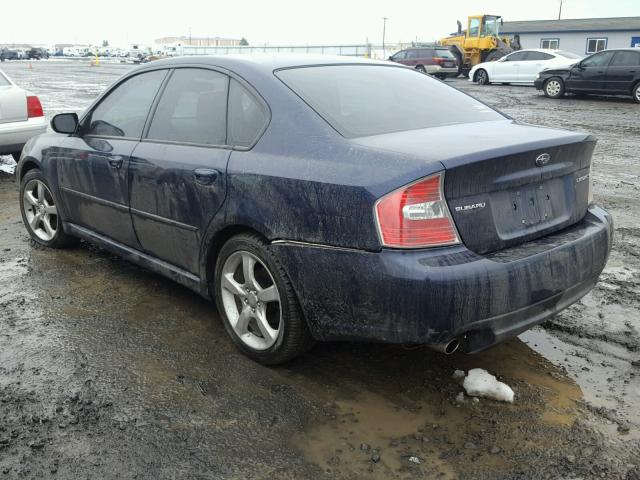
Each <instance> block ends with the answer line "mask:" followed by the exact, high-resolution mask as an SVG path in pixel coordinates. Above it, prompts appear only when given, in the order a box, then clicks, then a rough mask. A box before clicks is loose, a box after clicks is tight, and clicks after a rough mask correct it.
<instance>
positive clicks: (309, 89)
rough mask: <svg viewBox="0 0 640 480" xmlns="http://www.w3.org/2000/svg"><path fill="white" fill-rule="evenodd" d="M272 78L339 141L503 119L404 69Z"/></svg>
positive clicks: (306, 71) (330, 70)
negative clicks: (334, 132) (335, 133)
mask: <svg viewBox="0 0 640 480" xmlns="http://www.w3.org/2000/svg"><path fill="white" fill-rule="evenodd" d="M276 75H277V76H278V77H279V78H280V79H281V80H282V81H283V82H284V83H285V84H286V85H288V86H289V88H291V89H292V90H293V91H294V92H295V93H296V94H297V95H298V96H299V97H301V98H302V99H303V100H304V101H305V102H306V103H307V104H308V105H309V106H311V108H313V109H314V110H315V111H316V112H317V113H318V114H319V115H320V116H321V117H323V118H324V119H325V120H326V121H327V122H328V123H329V124H330V125H332V126H333V128H335V129H336V130H337V131H338V132H339V133H340V134H342V135H343V136H345V137H361V136H368V135H378V134H383V133H390V132H398V131H403V130H415V129H419V128H427V127H437V126H442V125H455V124H461V123H472V122H482V121H491V120H502V119H504V118H505V117H503V116H502V115H501V114H499V113H498V112H496V111H495V110H493V109H491V108H490V107H488V106H486V105H484V104H482V103H480V102H479V101H477V100H475V99H473V98H471V97H470V96H468V95H466V94H464V93H462V92H460V91H458V90H456V89H454V88H451V87H450V86H448V85H445V84H443V83H442V82H438V81H437V80H434V79H432V78H430V77H429V76H428V75H423V74H421V73H419V72H416V71H415V70H413V69H409V68H404V67H393V66H383V65H326V66H324V65H323V66H316V67H302V68H292V69H285V70H280V71H277V72H276Z"/></svg>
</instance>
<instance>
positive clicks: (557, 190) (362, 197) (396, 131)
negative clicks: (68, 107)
mask: <svg viewBox="0 0 640 480" xmlns="http://www.w3.org/2000/svg"><path fill="white" fill-rule="evenodd" d="M51 126H52V128H53V130H54V131H55V132H56V133H47V134H44V135H41V136H39V137H37V138H35V139H32V140H30V141H29V142H28V144H27V145H26V146H25V149H24V151H23V154H22V157H21V160H20V162H19V165H18V169H17V176H18V180H19V182H20V205H21V209H22V217H23V219H24V224H25V226H26V229H27V231H28V232H29V234H30V235H31V237H32V238H33V240H34V241H35V242H37V243H39V244H42V245H45V246H49V247H54V248H61V247H68V246H71V245H74V244H76V243H77V240H78V239H84V240H86V241H89V242H92V243H95V244H97V245H99V246H100V247H102V248H104V249H106V250H109V251H111V252H114V253H116V254H118V255H120V256H122V257H124V258H126V259H128V260H130V261H132V262H135V263H137V264H139V265H142V266H144V267H147V268H149V269H151V270H153V271H155V272H158V273H160V274H163V275H166V276H167V277H169V278H171V279H173V280H175V281H176V282H178V283H181V284H183V285H186V286H187V287H189V288H191V289H193V290H195V291H196V292H198V293H199V294H201V295H202V296H204V297H206V298H209V299H212V300H214V301H215V304H216V305H217V308H218V311H219V314H220V317H221V319H222V322H223V323H224V326H225V328H226V330H227V331H228V333H229V335H230V337H231V338H232V339H233V341H234V342H235V343H236V344H237V346H238V347H239V348H240V349H241V350H242V351H243V352H244V353H245V354H247V355H248V356H250V357H251V358H253V359H255V360H257V361H259V362H262V363H265V364H276V363H281V362H284V361H286V360H289V359H291V358H293V357H295V356H296V355H299V354H300V353H302V352H304V351H305V350H306V349H308V348H309V347H310V346H311V345H312V344H313V342H314V341H315V340H364V341H377V342H393V343H412V344H424V345H428V346H429V347H431V348H433V349H436V350H438V351H442V352H445V353H452V352H453V351H455V350H456V349H458V348H460V350H461V351H464V352H467V353H472V352H478V351H480V350H483V349H486V348H488V347H491V346H493V345H495V344H496V343H499V342H501V341H503V340H505V339H507V338H510V337H512V336H514V335H517V334H518V333H520V332H522V331H524V330H526V329H528V328H530V327H532V326H533V325H536V324H538V323H540V322H542V321H544V320H545V319H547V318H548V317H550V316H552V315H554V314H556V313H557V312H559V311H560V310H562V309H564V308H566V307H567V306H569V305H571V304H572V303H574V302H576V301H577V300H578V299H579V298H581V297H582V296H583V295H585V294H586V293H587V292H588V291H589V290H590V289H591V288H592V287H593V286H594V284H595V283H596V281H597V279H598V276H599V275H600V273H601V271H602V269H603V268H604V266H605V263H606V261H607V257H608V255H609V252H610V249H611V242H612V220H611V217H610V216H609V215H608V214H607V212H605V211H604V210H603V209H602V208H600V207H598V206H596V205H594V204H593V203H592V198H591V190H590V178H589V173H590V166H591V156H592V152H593V149H594V146H595V139H594V138H593V137H591V136H589V135H586V134H584V133H573V132H567V131H563V130H556V129H550V128H539V127H534V126H530V125H521V124H519V123H518V122H516V121H514V120H513V119H511V118H509V117H507V116H505V115H503V114H501V113H499V112H498V111H496V110H494V109H492V108H490V107H488V106H487V105H484V104H483V103H481V102H479V101H477V100H475V99H473V98H471V97H470V96H468V95H466V94H464V93H461V92H460V91H458V90H456V89H454V88H452V87H450V86H448V85H445V84H443V83H442V82H439V81H437V80H435V79H433V78H430V77H429V76H427V75H423V74H421V73H420V72H417V71H415V70H414V69H411V68H407V67H404V66H401V65H394V64H392V63H388V62H375V61H372V60H368V59H361V60H358V59H353V58H344V57H342V58H341V57H327V56H323V57H310V56H309V57H306V56H300V57H295V56H294V57H261V58H260V57H257V58H250V57H241V58H234V57H223V58H216V57H204V58H189V57H183V58H175V59H170V60H160V61H157V62H153V63H150V64H148V65H145V66H143V67H141V68H138V69H136V70H134V71H132V72H130V73H128V74H126V75H125V76H124V77H122V78H121V79H120V80H118V81H117V82H116V83H115V84H114V85H112V86H111V87H110V88H108V89H107V91H106V92H105V93H104V94H103V95H101V96H100V97H99V98H98V99H97V100H96V101H95V102H94V103H93V105H91V106H90V107H89V108H88V109H87V111H86V112H85V113H84V114H83V115H82V116H81V117H80V118H78V116H76V115H75V114H60V115H57V116H55V117H54V118H53V120H52V124H51Z"/></svg>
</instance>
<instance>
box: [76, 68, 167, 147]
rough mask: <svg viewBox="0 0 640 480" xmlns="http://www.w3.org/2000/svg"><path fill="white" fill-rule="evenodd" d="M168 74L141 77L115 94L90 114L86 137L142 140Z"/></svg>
mask: <svg viewBox="0 0 640 480" xmlns="http://www.w3.org/2000/svg"><path fill="white" fill-rule="evenodd" d="M166 74H167V71H166V70H156V71H153V72H147V73H141V74H139V75H136V76H135V77H131V78H129V79H127V80H125V81H124V83H121V84H120V85H118V86H117V87H116V88H115V90H112V91H111V92H110V93H109V94H108V95H107V97H106V98H105V99H104V100H102V101H101V102H100V103H99V104H98V106H97V107H96V108H95V109H94V110H93V111H92V112H91V113H90V116H89V117H88V119H89V123H88V124H87V126H86V129H85V134H87V135H100V136H108V137H128V138H140V136H141V135H142V129H143V128H144V123H145V122H146V120H147V115H148V114H149V109H150V108H151V104H152V103H153V99H154V98H155V96H156V93H157V92H158V89H159V88H160V84H161V83H162V80H164V77H165V76H166Z"/></svg>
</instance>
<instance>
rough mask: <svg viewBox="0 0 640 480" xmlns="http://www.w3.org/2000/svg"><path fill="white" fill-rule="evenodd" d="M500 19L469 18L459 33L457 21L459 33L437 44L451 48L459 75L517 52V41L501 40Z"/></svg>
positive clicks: (460, 26) (466, 73)
mask: <svg viewBox="0 0 640 480" xmlns="http://www.w3.org/2000/svg"><path fill="white" fill-rule="evenodd" d="M501 26H502V17H500V16H499V15H472V16H470V17H469V18H468V20H467V29H466V30H464V31H463V30H462V24H461V23H460V22H459V21H458V33H456V34H452V35H451V36H449V37H446V38H442V39H440V40H439V41H438V43H439V44H440V45H446V46H449V47H451V52H452V53H453V54H454V55H455V56H456V57H457V58H458V72H459V73H461V74H463V75H464V76H467V75H468V74H469V70H471V68H472V67H473V66H474V65H477V64H478V63H482V62H491V61H493V60H498V59H499V58H502V57H504V56H505V55H507V54H508V53H511V52H513V51H515V50H520V38H519V37H518V35H516V36H515V37H514V38H513V39H510V38H507V37H500V27H501Z"/></svg>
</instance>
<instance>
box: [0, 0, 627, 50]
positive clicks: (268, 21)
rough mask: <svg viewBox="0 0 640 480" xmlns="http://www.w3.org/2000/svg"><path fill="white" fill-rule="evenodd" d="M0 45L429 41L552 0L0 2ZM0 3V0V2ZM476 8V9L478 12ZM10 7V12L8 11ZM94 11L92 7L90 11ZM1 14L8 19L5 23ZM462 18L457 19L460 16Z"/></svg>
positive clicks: (534, 11)
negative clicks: (471, 21) (478, 17)
mask: <svg viewBox="0 0 640 480" xmlns="http://www.w3.org/2000/svg"><path fill="white" fill-rule="evenodd" d="M2 3H3V6H2V19H3V20H4V21H3V22H2V23H1V24H0V43H92V44H97V43H100V42H101V41H102V40H108V41H109V42H110V43H111V44H112V45H120V46H128V45H130V44H132V43H140V44H150V43H151V42H152V41H153V40H154V39H155V38H158V37H162V36H173V35H177V36H179V35H188V34H189V31H190V30H191V34H192V35H193V36H205V37H206V36H212V37H213V36H220V37H232V38H239V37H246V38H247V39H248V40H249V43H250V44H252V45H263V44H265V43H268V44H270V45H278V44H280V45H290V44H298V45H299V44H302V45H306V44H316V45H318V44H327V45H331V44H345V43H364V42H366V41H367V40H368V41H369V42H372V43H379V42H381V40H382V17H388V18H389V20H388V23H387V40H388V42H389V43H393V42H400V41H402V42H409V41H412V40H416V38H417V39H419V40H421V41H430V40H435V39H436V38H439V37H441V36H443V35H446V34H448V33H451V32H453V31H455V30H456V20H457V19H460V20H463V19H465V18H466V17H467V16H468V15H473V14H479V13H489V14H494V15H502V16H503V17H504V19H505V20H538V19H553V18H557V16H558V7H559V4H560V0H482V1H478V0H475V1H471V0H457V1H447V0H437V1H429V0H406V1H402V0H396V1H395V2H392V1H390V0H355V1H353V0H351V1H350V0H315V1H314V0H271V1H265V0H235V1H234V0H230V1H212V0H180V1H161V0H102V1H100V2H97V1H92V2H87V1H86V0H39V1H35V0H27V1H23V2H19V1H16V0H2ZM5 3H6V4H5ZM480 9H484V11H480ZM14 10H15V11H14ZM92 12H95V13H92ZM616 16H640V0H606V1H603V0H565V2H564V6H563V8H562V18H588V17H616ZM6 20H9V21H6ZM463 23H464V22H463Z"/></svg>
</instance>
